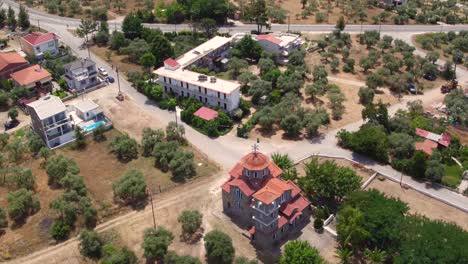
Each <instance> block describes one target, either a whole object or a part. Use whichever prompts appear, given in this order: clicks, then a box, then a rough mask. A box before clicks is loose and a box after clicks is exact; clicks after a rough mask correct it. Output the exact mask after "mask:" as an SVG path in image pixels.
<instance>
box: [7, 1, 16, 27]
mask: <svg viewBox="0 0 468 264" xmlns="http://www.w3.org/2000/svg"><path fill="white" fill-rule="evenodd" d="M7 17H8V20H7V23H8V26H9V27H10V30H11V31H15V30H16V17H15V11H14V10H13V9H12V8H11V6H9V7H8V13H7Z"/></svg>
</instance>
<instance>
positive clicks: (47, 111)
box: [28, 95, 67, 120]
mask: <svg viewBox="0 0 468 264" xmlns="http://www.w3.org/2000/svg"><path fill="white" fill-rule="evenodd" d="M28 106H29V107H31V108H33V109H34V111H35V112H36V114H37V115H38V116H39V118H40V119H41V120H44V119H46V118H49V117H51V116H54V115H56V114H59V113H61V112H64V111H66V110H67V108H66V107H65V105H64V104H63V102H62V100H60V98H58V97H57V96H54V95H48V96H45V97H42V98H40V99H38V100H36V101H34V102H32V103H29V104H28Z"/></svg>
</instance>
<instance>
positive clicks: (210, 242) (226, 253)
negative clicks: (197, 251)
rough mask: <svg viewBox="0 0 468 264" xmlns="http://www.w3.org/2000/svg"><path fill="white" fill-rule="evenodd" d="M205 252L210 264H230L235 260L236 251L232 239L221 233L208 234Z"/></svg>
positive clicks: (212, 232) (215, 231)
mask: <svg viewBox="0 0 468 264" xmlns="http://www.w3.org/2000/svg"><path fill="white" fill-rule="evenodd" d="M204 240H205V250H206V257H207V259H208V263H216V264H230V263H232V261H233V260H234V255H235V250H234V247H233V245H232V239H231V238H230V237H229V236H228V235H226V234H225V233H223V232H221V231H217V230H214V231H211V232H209V233H208V234H206V236H205V238H204Z"/></svg>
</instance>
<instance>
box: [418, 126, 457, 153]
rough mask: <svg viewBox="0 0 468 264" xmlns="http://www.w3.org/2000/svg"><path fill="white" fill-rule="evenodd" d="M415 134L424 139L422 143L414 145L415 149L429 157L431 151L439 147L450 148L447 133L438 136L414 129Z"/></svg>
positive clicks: (449, 139)
mask: <svg viewBox="0 0 468 264" xmlns="http://www.w3.org/2000/svg"><path fill="white" fill-rule="evenodd" d="M415 134H416V135H418V136H420V137H422V138H425V140H424V141H423V142H416V143H415V145H414V147H415V149H416V150H420V151H423V152H424V153H426V154H427V155H429V156H430V155H432V150H433V149H435V148H437V147H439V146H442V147H448V146H450V141H451V137H450V135H449V134H447V133H443V134H442V135H438V134H435V133H432V132H430V131H427V130H424V129H420V128H416V132H415Z"/></svg>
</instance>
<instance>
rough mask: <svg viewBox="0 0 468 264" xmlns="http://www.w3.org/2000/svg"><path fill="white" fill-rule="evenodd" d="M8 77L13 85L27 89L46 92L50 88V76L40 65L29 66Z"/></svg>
mask: <svg viewBox="0 0 468 264" xmlns="http://www.w3.org/2000/svg"><path fill="white" fill-rule="evenodd" d="M10 77H11V79H12V80H13V83H14V84H15V85H18V86H24V87H26V88H28V89H32V88H36V89H39V90H41V89H42V90H48V89H50V88H51V87H52V86H51V84H52V83H51V81H52V75H51V74H50V73H49V72H48V71H47V70H46V69H44V68H42V67H41V66H40V65H33V66H29V67H27V68H24V69H22V70H19V71H17V72H14V73H12V74H11V75H10Z"/></svg>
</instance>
